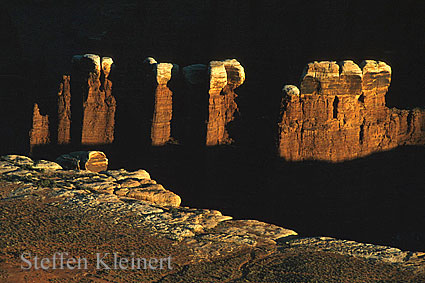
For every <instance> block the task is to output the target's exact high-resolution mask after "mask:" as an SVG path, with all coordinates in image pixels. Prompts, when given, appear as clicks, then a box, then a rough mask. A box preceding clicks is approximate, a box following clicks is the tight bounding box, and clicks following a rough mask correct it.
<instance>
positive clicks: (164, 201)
mask: <svg viewBox="0 0 425 283" xmlns="http://www.w3.org/2000/svg"><path fill="white" fill-rule="evenodd" d="M124 196H126V197H130V198H135V199H139V200H145V201H149V202H152V203H154V204H158V205H169V206H175V207H178V206H180V203H181V199H180V197H179V196H178V195H176V194H175V193H173V192H170V191H167V190H166V189H164V187H163V186H162V185H159V184H155V185H150V186H147V187H145V186H143V187H139V188H138V187H136V188H134V187H132V188H130V189H129V190H128V192H127V193H126V194H125V195H124Z"/></svg>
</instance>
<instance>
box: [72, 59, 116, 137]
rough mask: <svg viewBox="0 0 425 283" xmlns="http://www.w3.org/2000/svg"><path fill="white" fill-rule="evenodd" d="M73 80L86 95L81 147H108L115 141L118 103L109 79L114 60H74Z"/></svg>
mask: <svg viewBox="0 0 425 283" xmlns="http://www.w3.org/2000/svg"><path fill="white" fill-rule="evenodd" d="M73 63H74V70H75V73H74V74H73V79H75V80H76V81H77V82H76V84H77V85H78V89H79V90H80V91H82V99H83V109H82V129H81V144H108V143H112V142H113V140H114V126H115V110H116V100H115V98H114V96H113V95H112V82H111V81H110V80H109V79H108V76H109V73H110V70H111V66H112V64H113V60H112V59H111V58H109V57H102V58H100V57H99V56H98V55H94V54H85V55H82V56H81V55H77V56H74V58H73Z"/></svg>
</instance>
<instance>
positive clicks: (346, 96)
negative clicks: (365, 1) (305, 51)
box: [278, 60, 425, 162]
mask: <svg viewBox="0 0 425 283" xmlns="http://www.w3.org/2000/svg"><path fill="white" fill-rule="evenodd" d="M390 82H391V67H390V66H388V65H387V64H385V63H384V62H376V61H372V60H366V61H364V62H363V63H362V64H361V65H360V67H359V66H357V65H356V64H355V63H354V62H352V61H343V62H339V63H336V62H328V61H324V62H314V63H309V64H308V65H307V67H306V68H305V71H304V73H303V75H302V79H301V87H300V89H298V88H297V87H296V86H291V85H287V86H285V87H284V88H283V98H282V103H281V116H280V118H279V120H280V123H279V148H278V151H279V155H280V156H281V157H283V158H285V159H287V160H308V159H313V160H326V161H333V162H338V161H343V160H348V159H353V158H356V157H361V156H365V155H368V154H371V153H373V152H376V151H382V150H388V149H392V148H394V147H397V146H399V145H406V144H424V143H425V111H424V110H420V109H414V110H399V109H395V108H393V109H389V108H387V107H386V106H385V95H386V93H387V91H388V87H389V86H390Z"/></svg>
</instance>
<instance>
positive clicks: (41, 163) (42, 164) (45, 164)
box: [32, 160, 62, 170]
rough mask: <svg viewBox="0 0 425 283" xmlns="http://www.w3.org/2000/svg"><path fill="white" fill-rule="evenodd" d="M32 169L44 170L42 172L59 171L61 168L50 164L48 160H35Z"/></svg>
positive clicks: (52, 163) (53, 163) (55, 164)
mask: <svg viewBox="0 0 425 283" xmlns="http://www.w3.org/2000/svg"><path fill="white" fill-rule="evenodd" d="M32 168H34V169H44V170H61V169H62V166H60V165H59V164H57V163H56V162H52V161H48V160H37V161H36V162H35V163H34V165H33V166H32Z"/></svg>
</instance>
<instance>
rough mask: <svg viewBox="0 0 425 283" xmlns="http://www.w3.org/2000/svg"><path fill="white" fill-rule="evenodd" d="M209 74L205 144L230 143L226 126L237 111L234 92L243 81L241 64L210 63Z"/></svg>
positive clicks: (226, 61)
mask: <svg viewBox="0 0 425 283" xmlns="http://www.w3.org/2000/svg"><path fill="white" fill-rule="evenodd" d="M208 73H209V91H208V94H209V101H208V105H209V106H208V118H207V133H206V144H207V145H208V146H212V145H219V144H228V143H231V142H232V139H231V137H230V136H229V133H228V131H227V125H228V124H229V123H230V122H231V121H233V119H234V114H235V112H236V111H237V110H238V106H237V104H236V102H235V99H236V97H237V95H236V93H235V92H234V90H235V89H236V88H237V87H239V86H240V85H242V84H243V83H244V81H245V71H244V68H243V67H242V66H241V64H240V63H239V62H238V61H236V60H235V59H233V60H225V61H212V62H210V64H209V68H208Z"/></svg>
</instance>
